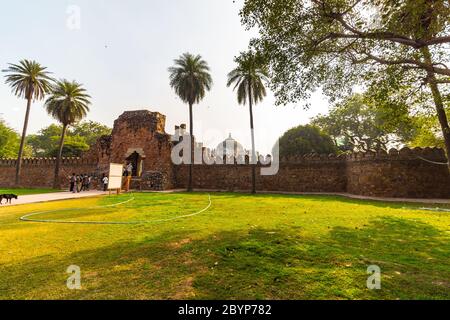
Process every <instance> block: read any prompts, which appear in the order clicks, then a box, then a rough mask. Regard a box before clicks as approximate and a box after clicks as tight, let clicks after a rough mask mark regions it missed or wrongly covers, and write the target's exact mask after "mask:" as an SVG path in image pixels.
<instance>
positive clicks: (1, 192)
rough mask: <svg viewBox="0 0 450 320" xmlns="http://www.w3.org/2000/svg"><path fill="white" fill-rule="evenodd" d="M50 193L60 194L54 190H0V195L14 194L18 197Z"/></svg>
mask: <svg viewBox="0 0 450 320" xmlns="http://www.w3.org/2000/svg"><path fill="white" fill-rule="evenodd" d="M52 192H61V190H55V189H43V188H41V189H23V188H16V189H0V194H10V193H12V194H16V195H18V196H25V195H29V194H42V193H52Z"/></svg>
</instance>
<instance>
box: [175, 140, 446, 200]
mask: <svg viewBox="0 0 450 320" xmlns="http://www.w3.org/2000/svg"><path fill="white" fill-rule="evenodd" d="M229 161H230V160H229ZM231 162H232V160H231ZM434 162H437V163H446V162H447V159H446V157H445V152H444V151H443V150H442V149H438V148H424V149H422V148H415V149H409V148H404V149H402V150H400V151H398V150H395V149H391V150H390V151H389V152H378V153H375V152H368V153H353V154H343V155H339V156H336V155H317V154H310V155H305V156H300V157H289V158H281V159H280V170H279V172H278V174H277V175H275V176H261V175H260V174H259V169H260V167H261V164H258V169H257V190H259V191H280V192H347V193H351V194H355V195H364V196H374V197H389V198H444V199H450V174H449V171H448V168H447V166H446V165H443V164H437V163H434ZM247 163H248V161H247ZM187 175H188V166H187V165H181V166H176V167H175V176H176V182H175V183H176V187H178V188H185V187H186V183H187ZM193 184H194V188H197V189H215V190H223V191H237V190H239V191H243V190H246V191H248V190H250V188H251V166H249V165H248V164H242V165H238V164H235V165H206V164H202V165H195V166H194V177H193Z"/></svg>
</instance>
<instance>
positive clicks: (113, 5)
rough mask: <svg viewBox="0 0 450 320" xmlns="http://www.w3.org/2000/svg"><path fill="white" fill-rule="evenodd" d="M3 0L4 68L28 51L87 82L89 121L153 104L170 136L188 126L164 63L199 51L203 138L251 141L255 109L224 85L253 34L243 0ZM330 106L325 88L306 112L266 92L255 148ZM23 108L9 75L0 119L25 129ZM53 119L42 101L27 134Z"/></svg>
mask: <svg viewBox="0 0 450 320" xmlns="http://www.w3.org/2000/svg"><path fill="white" fill-rule="evenodd" d="M2 2H3V3H2V9H1V13H0V38H1V39H2V40H1V42H0V69H5V68H6V67H7V64H8V63H17V62H18V61H19V60H20V59H24V58H27V59H34V60H37V61H38V62H40V63H41V64H43V65H44V66H47V67H48V69H49V71H51V72H53V73H54V76H55V77H57V78H67V79H69V80H72V79H75V80H77V81H79V82H81V83H83V84H84V85H85V87H86V88H87V90H88V91H89V93H90V95H91V96H92V102H93V104H92V106H91V112H90V113H89V115H88V118H87V119H89V120H95V121H99V122H102V123H104V124H106V125H109V126H112V124H113V121H114V120H115V119H116V118H117V117H118V116H119V115H120V114H121V113H122V112H123V111H125V110H138V109H148V110H151V111H159V112H161V113H163V114H165V115H166V116H167V124H166V131H167V132H168V133H173V130H174V126H175V125H176V124H181V123H188V116H189V115H188V108H187V106H186V105H184V104H183V103H182V102H181V101H180V100H179V99H178V98H177V97H176V96H175V94H174V93H173V91H172V90H171V88H170V86H169V80H168V71H167V68H168V67H169V66H171V65H172V62H173V59H175V58H177V57H178V56H179V55H180V54H182V53H183V52H191V53H195V54H201V55H202V56H203V58H204V59H205V60H206V61H207V62H208V63H209V65H210V67H211V73H212V76H213V80H214V87H213V89H212V91H211V92H209V93H208V95H207V97H206V99H205V100H204V101H203V102H202V103H201V104H200V105H196V106H195V111H194V119H195V124H196V136H197V137H198V139H199V140H202V141H204V142H205V145H207V146H210V147H214V146H216V145H217V143H219V142H220V141H222V140H224V139H225V138H227V137H228V134H229V133H230V132H231V133H233V137H234V138H236V139H237V140H239V141H240V142H241V143H242V144H244V146H246V147H248V146H249V145H250V134H249V129H248V128H249V114H248V109H247V108H246V107H244V106H239V105H238V104H237V101H236V95H235V93H234V92H233V91H232V90H231V89H230V88H227V87H226V76H227V73H228V72H229V71H230V70H231V69H233V67H234V62H233V57H234V56H236V55H237V54H239V52H240V51H243V50H245V49H246V48H247V47H248V41H249V39H250V38H251V36H252V34H253V35H255V33H254V31H253V32H248V31H246V30H245V29H244V27H243V26H242V25H241V23H240V18H239V15H238V12H239V10H240V8H241V6H242V1H241V0H237V1H235V3H233V1H232V0H166V1H156V0H128V1H124V0H72V1H62V0H39V1H30V0H15V1H5V0H2ZM71 6H77V7H78V8H79V9H80V17H81V20H80V29H73V28H69V27H68V24H67V23H68V21H69V22H73V20H69V18H70V17H71V15H70V14H68V10H69V11H70V8H71ZM69 25H70V23H69ZM72 25H73V24H72ZM1 77H3V75H1ZM327 110H328V103H327V101H326V100H325V99H324V98H323V97H322V96H321V95H320V94H319V93H317V94H316V95H314V97H313V99H312V108H311V110H309V111H305V110H303V109H302V107H301V104H299V105H298V106H294V105H291V106H286V107H276V106H275V105H274V98H273V95H272V94H269V96H268V97H267V98H266V99H265V100H264V102H263V103H261V104H259V105H257V106H256V108H255V131H256V145H257V149H258V150H260V151H261V152H264V153H267V152H269V150H270V149H271V147H272V145H273V143H274V142H275V140H276V138H278V137H279V136H280V135H281V134H282V133H283V132H284V131H286V130H287V129H289V128H291V127H294V126H296V125H299V124H304V123H306V122H308V120H309V119H310V117H312V116H314V115H316V114H318V113H325V112H327ZM24 112H25V101H24V100H20V99H17V98H16V97H14V96H13V95H12V94H11V92H10V88H9V87H7V85H5V84H4V81H3V79H2V81H0V117H2V118H4V119H5V120H6V121H7V122H8V123H9V124H10V125H11V126H13V127H14V128H15V129H17V130H18V131H21V129H22V124H23V117H24ZM52 122H53V120H52V119H51V118H50V117H49V116H47V114H46V113H45V111H44V109H43V107H42V102H37V103H35V104H34V105H33V109H32V114H31V120H30V126H29V132H30V133H33V132H36V131H38V130H39V129H41V128H42V127H44V126H47V125H49V124H50V123H52Z"/></svg>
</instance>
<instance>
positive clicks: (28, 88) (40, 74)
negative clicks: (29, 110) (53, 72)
mask: <svg viewBox="0 0 450 320" xmlns="http://www.w3.org/2000/svg"><path fill="white" fill-rule="evenodd" d="M46 69H47V68H45V67H43V66H41V65H40V64H39V63H37V62H36V61H31V60H26V59H25V60H21V61H20V62H19V64H9V67H8V69H6V70H3V72H5V73H7V75H6V84H9V85H10V86H11V88H12V91H13V93H14V94H15V95H16V96H18V97H22V98H25V99H30V100H42V99H44V97H45V95H46V94H47V93H48V92H49V91H50V89H51V84H52V82H53V81H54V80H53V79H52V78H51V77H50V73H49V72H47V71H46Z"/></svg>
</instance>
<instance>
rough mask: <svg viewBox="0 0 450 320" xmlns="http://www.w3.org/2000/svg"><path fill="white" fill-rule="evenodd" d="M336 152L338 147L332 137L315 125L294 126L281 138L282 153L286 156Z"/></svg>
mask: <svg viewBox="0 0 450 320" xmlns="http://www.w3.org/2000/svg"><path fill="white" fill-rule="evenodd" d="M336 152H337V147H336V146H335V145H334V143H333V140H332V139H331V137H330V136H329V135H328V134H326V133H325V132H323V131H321V130H320V128H318V127H316V126H313V125H305V126H298V127H295V128H292V129H290V130H288V131H287V132H286V133H285V134H284V135H283V136H282V137H281V138H280V155H281V156H284V157H292V156H301V155H306V154H310V153H317V154H334V153H336Z"/></svg>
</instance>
